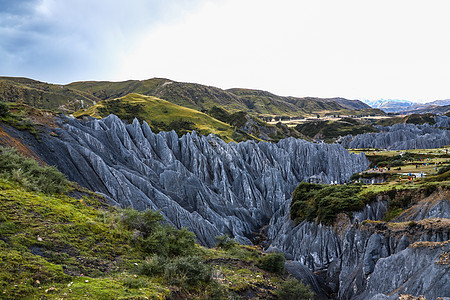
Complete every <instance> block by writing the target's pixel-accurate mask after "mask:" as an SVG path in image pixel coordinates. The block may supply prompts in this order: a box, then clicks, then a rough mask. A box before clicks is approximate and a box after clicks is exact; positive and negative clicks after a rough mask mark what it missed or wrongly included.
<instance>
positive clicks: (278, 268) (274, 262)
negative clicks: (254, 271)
mask: <svg viewBox="0 0 450 300" xmlns="http://www.w3.org/2000/svg"><path fill="white" fill-rule="evenodd" d="M285 261H286V259H285V258H284V255H283V254H281V253H270V254H267V255H264V256H263V257H262V258H261V260H260V263H259V267H260V268H261V269H263V270H266V271H268V272H271V273H276V274H282V273H283V272H284V263H285Z"/></svg>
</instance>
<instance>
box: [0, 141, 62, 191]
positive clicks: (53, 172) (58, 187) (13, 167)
mask: <svg viewBox="0 0 450 300" xmlns="http://www.w3.org/2000/svg"><path fill="white" fill-rule="evenodd" d="M0 177H3V178H5V179H9V180H13V181H15V182H17V183H19V184H21V185H22V186H24V187H25V188H27V189H28V190H31V191H38V192H43V193H46V194H56V193H63V192H66V191H67V179H66V177H65V176H64V174H62V173H61V172H59V171H58V169H56V168H55V167H53V166H44V167H41V166H39V165H38V163H37V162H36V161H35V160H33V159H28V158H25V157H23V156H22V155H20V154H19V153H18V152H17V150H15V149H11V148H0Z"/></svg>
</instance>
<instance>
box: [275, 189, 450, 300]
mask: <svg viewBox="0 0 450 300" xmlns="http://www.w3.org/2000/svg"><path fill="white" fill-rule="evenodd" d="M447 196H448V192H447V191H446V190H437V191H435V193H433V194H432V195H430V196H429V197H427V198H425V199H424V200H423V201H422V202H423V203H422V202H419V203H418V204H417V205H416V206H413V207H412V211H411V212H409V211H406V212H405V213H404V214H403V216H402V218H401V220H402V221H403V223H387V222H381V221H379V220H381V219H382V218H383V217H384V215H385V213H386V211H387V202H386V201H385V200H386V199H385V197H379V199H378V201H375V202H373V203H371V204H370V205H367V206H366V207H365V208H364V209H363V210H362V211H360V212H355V213H353V217H352V218H351V219H350V218H348V217H346V216H345V215H341V216H340V217H339V218H338V219H340V220H338V222H336V223H335V225H334V227H331V226H323V225H319V224H316V223H311V222H305V221H304V222H301V223H299V224H296V223H294V222H293V221H290V220H289V210H288V205H286V206H285V207H283V208H281V209H280V210H279V211H278V212H277V213H275V214H274V216H273V218H272V220H271V222H270V225H269V227H268V228H267V236H268V250H270V251H274V250H275V249H276V251H280V252H284V253H286V256H287V258H289V259H293V260H296V261H299V262H300V263H301V264H303V265H305V266H307V267H308V268H310V269H311V270H312V271H315V273H317V272H319V273H321V274H324V272H325V275H322V278H323V277H325V279H324V281H325V282H326V283H327V285H328V287H329V288H330V289H331V290H332V291H334V293H336V294H337V298H338V299H369V298H371V297H375V296H376V294H379V293H382V294H379V295H378V296H377V297H382V298H380V299H387V297H388V296H386V295H387V294H390V293H392V290H391V291H389V293H388V292H386V291H387V290H383V289H378V287H379V286H381V285H383V283H382V282H383V280H388V278H389V276H399V277H400V278H402V279H403V280H406V281H407V282H406V283H405V284H403V283H401V282H400V280H397V281H396V282H395V284H397V285H394V286H396V287H397V288H399V287H402V289H401V291H402V293H403V294H407V293H410V294H413V295H420V294H424V293H428V295H431V299H435V298H433V297H434V295H440V296H448V295H449V294H448V293H447V290H446V289H444V288H442V287H441V288H437V286H436V285H432V287H433V288H435V291H434V292H433V293H431V292H430V291H431V287H430V288H426V289H425V288H424V289H420V284H416V283H415V282H413V281H409V279H408V278H409V277H408V275H407V274H416V275H414V276H419V273H418V270H419V269H413V270H405V268H404V265H403V264H402V261H401V258H402V257H405V256H406V255H408V254H409V253H410V251H412V250H411V249H410V248H411V247H412V246H411V245H414V243H420V242H426V243H438V244H439V243H444V242H445V241H448V240H449V239H450V223H449V222H450V221H449V219H447V217H448V216H447V215H446V213H445V212H446V211H447V210H448V209H449V208H450V203H449V201H447V200H445V199H446V198H447ZM443 198H444V199H443ZM425 202H426V203H428V206H427V205H425V204H424V203H425ZM419 207H422V209H419ZM423 217H432V219H424V220H422V219H420V218H423ZM437 217H441V218H437ZM412 220H416V221H414V222H411V221H412ZM419 220H420V221H419ZM436 249H439V250H436V253H438V254H439V255H440V254H443V255H445V253H447V252H446V251H447V250H446V249H445V248H443V247H437V248H436ZM414 251H416V250H414ZM417 251H418V250H417ZM399 253H404V254H401V255H400V254H399ZM405 253H406V254H405ZM436 253H434V254H433V255H428V254H426V253H425V252H424V251H423V252H418V254H417V255H418V256H419V255H423V256H422V257H421V258H420V259H419V261H422V262H423V264H425V262H427V263H428V264H429V265H433V264H434V261H435V260H436V259H435V258H436V255H438V254H436ZM397 254H399V255H397ZM385 260H387V261H388V262H390V263H382V262H384V261H385ZM444 271H445V272H449V269H448V266H447V267H445V266H434V267H431V268H430V269H429V272H430V273H429V274H425V273H422V277H423V278H421V279H420V280H428V281H429V280H436V281H437V282H440V284H444V282H445V284H446V285H449V284H450V281H449V280H448V279H449V278H448V273H445V274H447V275H446V276H447V277H445V276H444V279H441V278H440V276H443V273H444ZM375 273H376V274H377V275H375V278H381V277H380V276H385V279H380V282H378V279H373V278H374V274H375ZM386 274H390V275H386ZM305 276H306V275H305ZM377 276H378V277H377ZM411 276H413V275H411ZM428 277H429V278H430V279H425V278H428ZM445 278H446V279H445ZM445 284H444V285H445ZM371 285H372V286H373V288H372V289H371V290H368V289H367V288H368V286H371ZM390 286H392V285H390ZM377 291H378V292H377ZM399 291H400V290H399ZM408 291H410V292H408ZM385 292H386V294H384V293H385ZM446 293H447V294H446ZM383 297H385V298H383Z"/></svg>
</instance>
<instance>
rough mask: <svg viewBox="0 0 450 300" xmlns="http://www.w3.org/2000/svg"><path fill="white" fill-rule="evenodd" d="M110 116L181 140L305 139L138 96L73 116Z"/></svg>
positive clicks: (249, 120) (238, 116)
mask: <svg viewBox="0 0 450 300" xmlns="http://www.w3.org/2000/svg"><path fill="white" fill-rule="evenodd" d="M110 114H115V115H117V116H118V117H119V118H120V119H122V120H125V121H127V122H129V123H130V122H131V121H133V119H134V118H137V119H138V120H139V121H143V120H145V121H146V122H147V123H148V124H149V126H150V127H151V129H152V130H153V131H154V132H160V131H170V130H175V131H176V132H177V134H178V135H179V136H181V135H183V134H185V133H188V132H192V131H193V130H195V131H197V132H198V133H200V134H202V135H208V134H211V133H213V134H215V135H217V136H218V137H220V138H222V139H223V140H225V141H227V142H229V141H243V140H248V139H255V140H257V139H263V140H268V141H278V140H280V139H282V138H286V137H289V136H293V137H304V136H302V135H301V134H299V133H298V132H296V131H295V130H294V129H290V128H288V127H287V126H283V125H279V126H275V125H269V124H267V123H265V122H263V121H261V120H259V119H258V118H256V117H253V116H250V115H248V114H247V113H246V112H243V111H238V112H235V113H232V114H231V113H229V112H228V111H226V110H225V109H223V108H219V107H217V106H214V107H213V108H211V109H210V110H208V111H206V113H202V112H199V111H196V110H194V109H190V108H186V107H183V106H179V105H176V104H173V103H171V102H168V101H166V100H162V99H158V98H155V97H152V96H144V95H140V94H128V95H126V96H124V97H121V98H117V99H113V100H105V101H100V102H99V103H97V104H96V105H94V106H91V107H90V108H88V109H86V110H80V111H78V112H76V113H74V116H75V117H77V118H80V117H83V116H91V117H95V118H103V117H106V116H108V115H110Z"/></svg>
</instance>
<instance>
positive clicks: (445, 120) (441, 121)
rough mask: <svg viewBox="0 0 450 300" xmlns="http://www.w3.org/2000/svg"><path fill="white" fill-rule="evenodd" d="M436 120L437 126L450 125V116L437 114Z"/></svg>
mask: <svg viewBox="0 0 450 300" xmlns="http://www.w3.org/2000/svg"><path fill="white" fill-rule="evenodd" d="M434 120H435V121H436V124H435V126H436V127H438V128H445V127H450V118H449V117H447V116H436V117H434Z"/></svg>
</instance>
